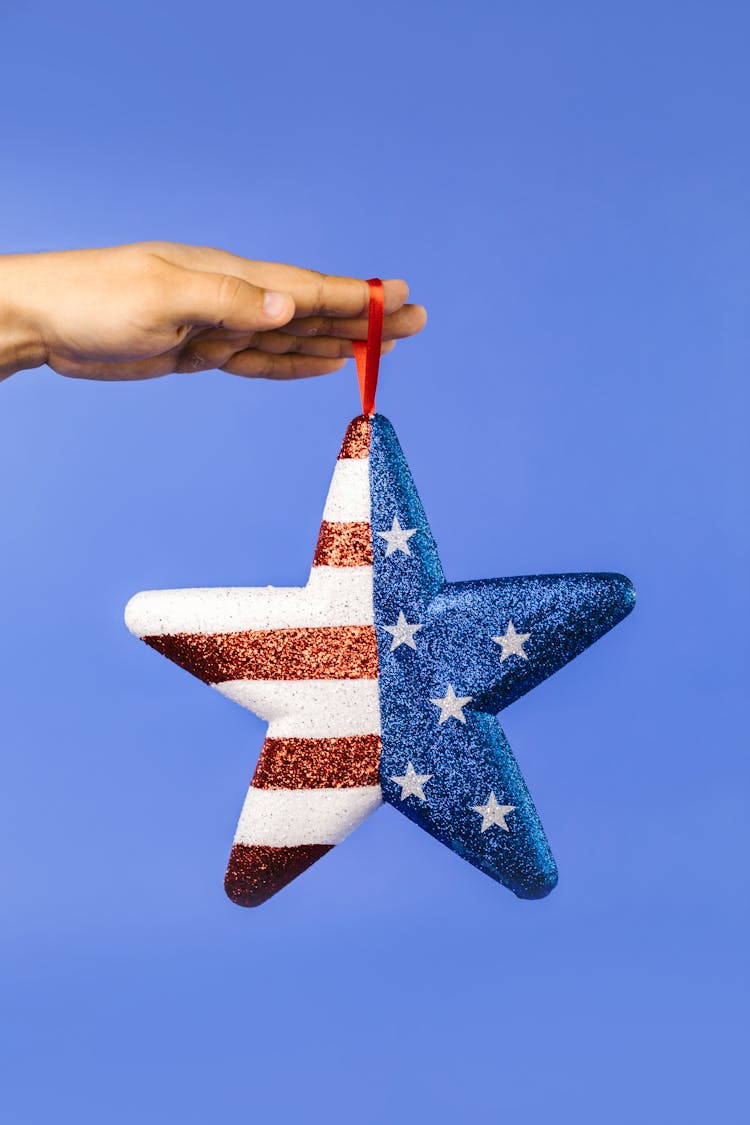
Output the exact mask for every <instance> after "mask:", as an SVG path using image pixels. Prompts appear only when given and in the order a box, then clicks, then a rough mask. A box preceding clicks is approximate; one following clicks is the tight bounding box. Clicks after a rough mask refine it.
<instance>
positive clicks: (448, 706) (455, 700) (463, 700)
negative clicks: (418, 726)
mask: <svg viewBox="0 0 750 1125" xmlns="http://www.w3.org/2000/svg"><path fill="white" fill-rule="evenodd" d="M473 698H474V697H473V696H472V695H456V693H455V691H454V690H453V685H452V684H448V688H447V690H446V692H445V698H443V699H431V700H430V703H434V704H435V706H436V707H439V708H440V718H439V719H438V726H440V725H441V723H444V722H446V720H448V719H458V721H459V722H460V723H465V722H466V716H465V715H464V707H465V706H466V704H467V703H471V701H472V699H473Z"/></svg>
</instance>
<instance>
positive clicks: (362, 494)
mask: <svg viewBox="0 0 750 1125" xmlns="http://www.w3.org/2000/svg"><path fill="white" fill-rule="evenodd" d="M323 519H324V520H327V521H328V522H329V523H359V522H364V523H369V522H370V460H369V458H368V457H357V458H345V459H344V460H343V461H337V462H336V468H335V469H334V470H333V479H332V480H331V487H330V488H329V489H328V499H327V500H326V506H325V509H324V511H323Z"/></svg>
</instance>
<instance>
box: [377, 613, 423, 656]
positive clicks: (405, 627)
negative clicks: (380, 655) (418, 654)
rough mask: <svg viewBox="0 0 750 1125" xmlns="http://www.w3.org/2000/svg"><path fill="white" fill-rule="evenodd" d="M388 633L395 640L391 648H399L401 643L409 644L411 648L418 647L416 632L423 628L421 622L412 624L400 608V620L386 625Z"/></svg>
mask: <svg viewBox="0 0 750 1125" xmlns="http://www.w3.org/2000/svg"><path fill="white" fill-rule="evenodd" d="M383 628H384V629H385V631H386V633H390V634H391V636H392V638H393V640H392V641H391V649H390V651H391V652H393V650H394V648H398V646H399V645H408V647H409V648H414V649H416V647H417V646H416V644H415V642H414V634H415V633H416V632H417V631H418V630H419V629H421V628H422V626H421V625H419V624H414V625H410V624H409V622H408V621H407V620H406V618H405V617H404V611H403V610H399V614H398V620H397V622H396V624H395V625H384V626H383Z"/></svg>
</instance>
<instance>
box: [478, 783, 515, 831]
mask: <svg viewBox="0 0 750 1125" xmlns="http://www.w3.org/2000/svg"><path fill="white" fill-rule="evenodd" d="M515 807H516V806H515V805H499V804H498V803H497V797H496V796H495V793H494V791H493V790H490V795H489V797H488V798H487V802H486V804H484V805H472V806H471V808H472V811H473V812H475V813H478V814H479V816H481V818H482V827H481V828H480V829H479V831H480V832H486V831H487V829H488V828H492V827H493V825H495V826H497V827H498V828H502V829H503V831H504V832H510V828H508V825H507V824H506V823H505V818H506V816H507V815H508V813H512V812H513V811H514V809H515Z"/></svg>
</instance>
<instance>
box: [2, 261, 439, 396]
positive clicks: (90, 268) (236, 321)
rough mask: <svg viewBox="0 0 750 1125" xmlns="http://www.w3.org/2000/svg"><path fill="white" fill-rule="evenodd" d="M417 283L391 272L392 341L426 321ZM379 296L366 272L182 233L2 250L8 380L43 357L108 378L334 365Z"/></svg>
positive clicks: (386, 345) (348, 350) (259, 373)
mask: <svg viewBox="0 0 750 1125" xmlns="http://www.w3.org/2000/svg"><path fill="white" fill-rule="evenodd" d="M408 294H409V290H408V286H407V284H406V282H405V281H401V280H392V281H386V282H384V299H385V318H384V322H383V347H382V351H383V352H388V351H390V350H391V349H392V348H393V347H394V345H395V342H396V341H397V340H400V339H403V338H404V337H406V336H412V335H414V334H415V333H416V332H419V331H420V330H421V329H422V328H423V327H424V324H425V322H426V320H427V314H426V312H425V310H424V308H422V306H421V305H409V304H407V303H406V301H407V297H408ZM368 301H369V289H368V286H367V282H366V281H365V280H363V279H362V278H352V277H335V276H331V275H328V274H322V273H317V272H316V271H314V270H307V269H302V268H300V267H297V266H287V265H280V264H278V263H275V262H255V261H251V260H250V259H247V258H240V257H238V256H237V255H235V254H230V253H228V252H227V251H225V250H215V249H212V248H211V247H205V246H185V245H183V244H181V243H177V242H137V243H131V244H129V245H125V246H113V247H108V248H104V249H95V250H64V251H53V252H50V253H38V254H6V255H0V380H2V379H5V378H7V377H8V376H9V375H13V374H14V373H15V372H17V371H21V370H27V369H29V368H34V367H40V366H42V365H43V364H47V365H48V366H49V367H51V368H52V369H53V370H54V371H57V372H58V373H59V374H60V375H67V376H70V377H73V378H78V379H103V380H115V379H126V380H127V379H153V378H156V377H157V376H159V375H168V374H169V373H170V372H174V371H179V372H196V371H205V370H209V369H215V368H218V369H220V370H222V371H228V372H230V373H231V374H233V375H243V376H249V377H263V378H268V379H299V378H306V377H307V376H311V375H325V374H327V373H328V372H330V371H336V370H338V369H339V368H340V367H343V365H344V364H345V363H346V360H347V358H348V357H349V356H351V355H352V354H353V349H352V343H351V341H352V340H364V339H366V338H367V308H368Z"/></svg>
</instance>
